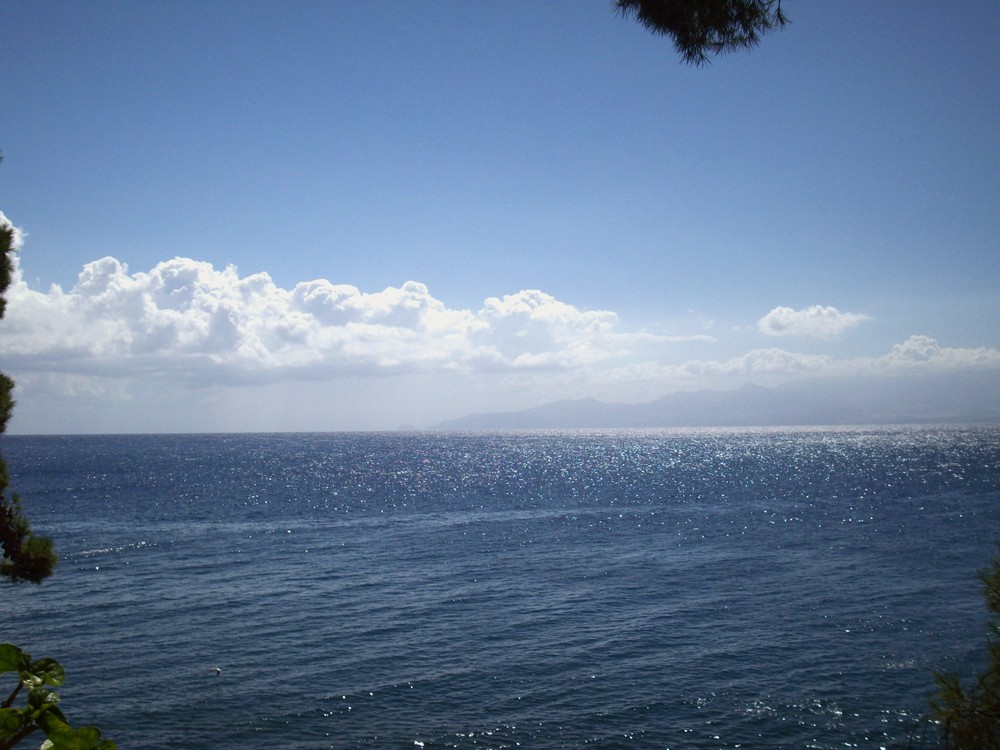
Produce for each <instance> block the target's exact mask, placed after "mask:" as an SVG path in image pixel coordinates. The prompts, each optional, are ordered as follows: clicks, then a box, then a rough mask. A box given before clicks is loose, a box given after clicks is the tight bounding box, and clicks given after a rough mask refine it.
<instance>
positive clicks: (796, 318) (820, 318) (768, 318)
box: [757, 305, 869, 338]
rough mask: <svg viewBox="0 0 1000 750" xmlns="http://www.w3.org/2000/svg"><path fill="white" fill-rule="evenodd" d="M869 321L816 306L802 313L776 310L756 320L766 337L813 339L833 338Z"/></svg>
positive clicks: (859, 315) (856, 315) (857, 315)
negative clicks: (805, 337)
mask: <svg viewBox="0 0 1000 750" xmlns="http://www.w3.org/2000/svg"><path fill="white" fill-rule="evenodd" d="M866 320H869V317H868V316H867V315H863V314H861V313H850V312H841V311H840V310H838V309H837V308H836V307H829V306H826V307H824V306H823V305H813V306H812V307H807V308H805V309H803V310H793V309H792V308H790V307H776V308H774V309H773V310H771V312H769V313H768V314H767V315H765V316H764V317H763V318H761V319H760V320H758V321H757V330H758V331H760V332H761V333H763V334H765V335H766V336H810V337H814V338H830V337H833V336H839V335H840V334H842V333H843V332H844V331H846V330H847V329H848V328H853V327H854V326H856V325H858V324H859V323H863V322H864V321H866Z"/></svg>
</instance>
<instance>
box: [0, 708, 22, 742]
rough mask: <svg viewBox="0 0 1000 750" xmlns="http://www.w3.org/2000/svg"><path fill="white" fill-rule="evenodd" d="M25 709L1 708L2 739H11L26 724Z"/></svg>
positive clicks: (0, 732) (0, 727)
mask: <svg viewBox="0 0 1000 750" xmlns="http://www.w3.org/2000/svg"><path fill="white" fill-rule="evenodd" d="M25 723H26V722H25V720H24V711H21V710H20V709H17V708H0V739H4V740H6V739H10V738H11V737H13V736H14V735H15V734H17V733H18V732H20V731H21V728H22V727H23V726H24V725H25Z"/></svg>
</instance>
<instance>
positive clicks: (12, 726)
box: [0, 643, 115, 750]
mask: <svg viewBox="0 0 1000 750" xmlns="http://www.w3.org/2000/svg"><path fill="white" fill-rule="evenodd" d="M7 672H14V673H15V674H17V680H18V681H17V684H16V685H15V686H14V689H13V690H12V691H11V693H10V695H9V696H8V697H7V700H5V701H4V702H3V704H2V706H0V750H9V748H12V747H14V746H15V745H17V744H18V743H20V742H21V741H22V740H24V739H25V738H26V737H28V736H29V735H31V734H32V733H33V732H35V731H37V730H39V729H40V730H42V732H43V733H44V734H45V737H46V739H45V741H44V742H43V743H42V746H41V750H115V743H114V742H112V741H111V740H102V739H101V730H99V729H98V728H97V727H91V726H84V727H80V728H79V729H74V728H73V727H72V726H70V724H69V722H68V721H67V720H66V717H65V716H64V715H63V712H62V711H60V710H59V706H58V703H59V695H58V694H57V693H56V692H55V691H54V690H52V689H51V687H59V686H60V685H62V684H63V681H64V680H65V679H66V674H65V672H64V671H63V668H62V665H61V664H59V662H57V661H56V660H55V659H38V660H36V661H32V659H31V657H30V656H29V655H28V654H27V653H25V652H24V651H23V650H21V649H20V648H18V647H17V646H15V645H13V644H11V643H0V674H4V673H7ZM24 690H27V693H26V695H25V696H24V704H23V707H21V708H17V707H15V705H14V704H15V702H16V701H17V699H18V697H19V696H21V694H22V693H23V691H24Z"/></svg>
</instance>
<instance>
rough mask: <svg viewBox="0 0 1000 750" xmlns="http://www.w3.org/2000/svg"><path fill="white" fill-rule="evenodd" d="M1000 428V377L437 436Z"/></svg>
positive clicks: (660, 408) (793, 387)
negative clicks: (673, 430) (856, 427)
mask: <svg viewBox="0 0 1000 750" xmlns="http://www.w3.org/2000/svg"><path fill="white" fill-rule="evenodd" d="M979 422H1000V371H995V370H975V371H964V372H956V373H948V374H944V375H940V374H939V375H933V376H919V377H916V376H912V377H853V378H827V379H814V380H809V381H800V382H796V383H791V384H788V385H784V386H780V387H776V388H764V387H761V386H755V385H747V386H744V387H742V388H739V389H736V390H728V391H708V390H702V391H695V392H683V391H682V392H676V393H671V394H669V395H666V396H663V397H662V398H659V399H657V400H655V401H648V402H645V403H638V404H627V403H605V402H603V401H598V400H596V399H593V398H585V399H579V400H571V401H556V402H552V403H548V404H543V405H541V406H536V407H534V408H532V409H525V410H524V411H516V412H497V413H492V414H472V415H469V416H466V417H462V418H460V419H455V420H451V421H448V422H443V423H441V424H438V425H436V426H435V429H439V430H527V429H573V428H636V427H640V428H641V427H757V426H762V427H763V426H779V425H788V426H801V425H854V424H857V425H870V424H962V423H979Z"/></svg>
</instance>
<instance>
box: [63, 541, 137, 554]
mask: <svg viewBox="0 0 1000 750" xmlns="http://www.w3.org/2000/svg"><path fill="white" fill-rule="evenodd" d="M149 546H150V544H149V542H132V543H131V544H123V545H120V546H117V547H102V548H100V549H87V550H83V551H82V552H77V553H76V554H77V555H79V556H80V557H95V556H97V555H111V554H115V553H117V552H125V551H126V550H130V549H141V548H143V547H149Z"/></svg>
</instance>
